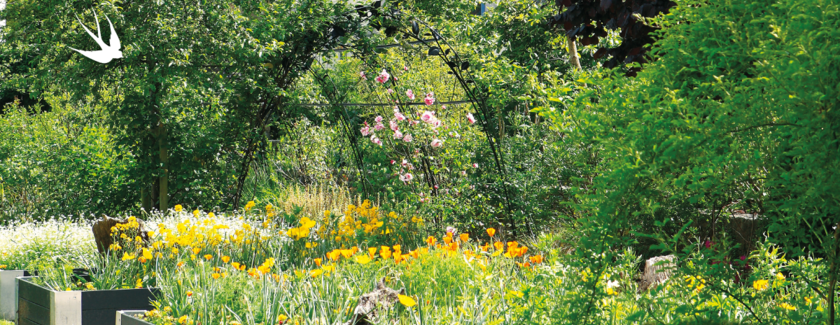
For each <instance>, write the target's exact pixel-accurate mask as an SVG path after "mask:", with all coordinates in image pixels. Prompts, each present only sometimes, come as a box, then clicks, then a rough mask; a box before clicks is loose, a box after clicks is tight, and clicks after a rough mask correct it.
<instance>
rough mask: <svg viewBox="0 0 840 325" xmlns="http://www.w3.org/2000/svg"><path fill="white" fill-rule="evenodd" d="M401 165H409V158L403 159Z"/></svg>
mask: <svg viewBox="0 0 840 325" xmlns="http://www.w3.org/2000/svg"><path fill="white" fill-rule="evenodd" d="M400 165H401V166H403V167H408V160H405V159H403V161H402V164H400Z"/></svg>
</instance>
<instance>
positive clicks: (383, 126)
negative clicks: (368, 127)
mask: <svg viewBox="0 0 840 325" xmlns="http://www.w3.org/2000/svg"><path fill="white" fill-rule="evenodd" d="M373 128H374V129H376V131H382V129H384V128H385V124H382V123H381V122H380V123H376V125H374V126H373Z"/></svg>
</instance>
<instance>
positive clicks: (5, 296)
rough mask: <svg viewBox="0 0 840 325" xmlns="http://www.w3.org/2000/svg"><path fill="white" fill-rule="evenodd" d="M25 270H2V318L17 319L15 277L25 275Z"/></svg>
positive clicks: (0, 280)
mask: <svg viewBox="0 0 840 325" xmlns="http://www.w3.org/2000/svg"><path fill="white" fill-rule="evenodd" d="M25 272H26V271H23V270H0V319H5V320H9V321H14V320H15V319H17V308H16V305H17V281H15V278H17V277H19V276H24V275H25Z"/></svg>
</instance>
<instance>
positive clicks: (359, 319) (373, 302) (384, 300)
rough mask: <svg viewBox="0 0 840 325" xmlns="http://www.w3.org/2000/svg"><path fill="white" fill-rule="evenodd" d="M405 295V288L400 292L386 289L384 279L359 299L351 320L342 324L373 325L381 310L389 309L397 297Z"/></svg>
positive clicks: (397, 299)
mask: <svg viewBox="0 0 840 325" xmlns="http://www.w3.org/2000/svg"><path fill="white" fill-rule="evenodd" d="M404 294H405V288H402V289H400V291H397V290H394V289H391V288H388V287H387V286H386V285H385V278H382V280H380V281H379V282H377V283H376V289H375V290H373V291H371V292H369V293H366V294H363V295H362V296H361V297H359V303H358V304H357V305H356V309H355V310H353V318H351V319H350V320H349V321H347V322H346V323H344V324H345V325H373V324H374V323H375V322H376V318H377V317H378V316H379V314H380V312H381V311H382V310H386V309H388V308H391V306H393V305H394V304H395V303H396V302H397V301H399V299H400V298H399V295H404Z"/></svg>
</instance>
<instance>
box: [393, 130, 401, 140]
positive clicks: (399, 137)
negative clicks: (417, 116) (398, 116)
mask: <svg viewBox="0 0 840 325" xmlns="http://www.w3.org/2000/svg"><path fill="white" fill-rule="evenodd" d="M402 137H403V134H402V132H400V131H396V132H394V139H397V140H399V139H402Z"/></svg>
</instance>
